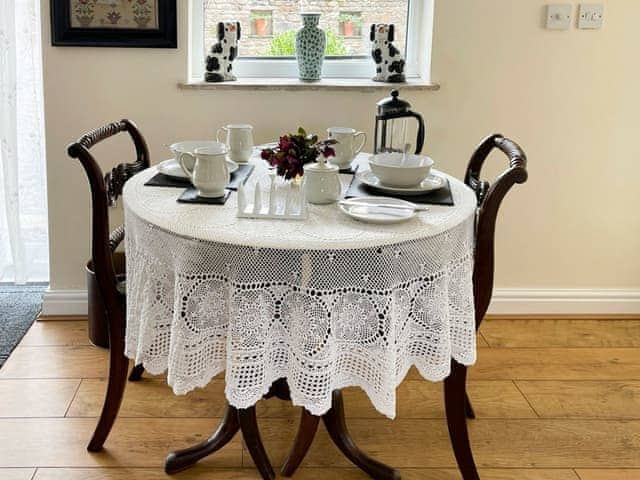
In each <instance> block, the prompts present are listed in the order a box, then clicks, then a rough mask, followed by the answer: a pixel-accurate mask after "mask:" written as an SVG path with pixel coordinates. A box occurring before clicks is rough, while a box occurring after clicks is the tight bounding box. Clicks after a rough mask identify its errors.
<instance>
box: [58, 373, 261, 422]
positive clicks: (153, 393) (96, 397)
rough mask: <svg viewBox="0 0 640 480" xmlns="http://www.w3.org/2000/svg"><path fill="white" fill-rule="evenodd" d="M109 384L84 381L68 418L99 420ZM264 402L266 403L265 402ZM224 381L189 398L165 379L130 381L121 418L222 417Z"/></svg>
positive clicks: (191, 393) (218, 381)
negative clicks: (92, 418)
mask: <svg viewBox="0 0 640 480" xmlns="http://www.w3.org/2000/svg"><path fill="white" fill-rule="evenodd" d="M106 385H107V382H106V380H104V379H83V380H82V383H81V385H80V388H79V389H78V394H77V395H76V397H75V399H74V400H73V403H72V404H71V408H69V412H68V414H67V416H68V417H96V416H98V415H99V414H100V409H101V408H102V402H103V400H104V392H105V389H106ZM261 403H264V402H261ZM224 407H225V397H224V381H222V380H212V381H211V382H210V383H209V385H207V386H206V388H198V389H195V390H194V391H192V392H189V393H188V394H187V395H180V396H178V395H175V394H174V393H173V391H172V390H171V387H169V386H168V385H167V381H166V379H164V378H144V379H143V380H142V381H140V382H129V383H128V384H127V387H126V389H125V396H124V400H123V402H122V407H121V409H120V414H119V415H120V416H121V417H122V418H126V417H137V418H145V417H149V418H153V417H172V418H179V417H190V418H196V417H203V418H211V417H220V416H221V415H222V413H223V412H224Z"/></svg>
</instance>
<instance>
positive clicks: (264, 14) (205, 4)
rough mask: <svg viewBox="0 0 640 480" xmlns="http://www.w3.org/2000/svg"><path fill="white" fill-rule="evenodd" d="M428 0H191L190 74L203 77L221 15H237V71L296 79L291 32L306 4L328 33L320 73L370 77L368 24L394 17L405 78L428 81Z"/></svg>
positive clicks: (194, 78) (228, 19)
mask: <svg viewBox="0 0 640 480" xmlns="http://www.w3.org/2000/svg"><path fill="white" fill-rule="evenodd" d="M433 1H434V0H351V1H349V2H336V1H335V0H305V1H303V2H301V1H289V2H283V1H282V0H191V45H190V47H191V48H190V53H191V55H190V58H191V61H190V76H191V80H192V81H200V80H201V79H202V76H203V73H204V58H205V57H206V55H207V52H208V51H209V50H210V48H211V46H212V45H214V44H215V43H216V42H217V25H218V22H221V21H222V22H232V21H239V22H240V24H241V27H242V37H241V39H240V45H239V57H238V58H237V59H236V61H235V63H234V72H235V73H236V75H238V76H239V77H291V78H297V75H298V70H297V63H296V60H295V33H296V31H297V30H298V29H299V28H300V26H301V19H300V11H301V8H303V9H304V11H317V12H320V13H321V17H320V27H321V28H322V29H323V30H324V31H325V32H326V34H327V57H326V59H325V63H324V68H323V76H324V77H326V78H371V77H373V76H374V74H375V65H374V64H373V61H372V59H371V53H370V52H371V45H370V39H369V32H370V26H371V24H373V23H393V24H394V25H395V40H394V44H395V46H396V47H397V48H398V49H400V51H402V52H404V54H405V58H406V61H407V65H406V69H405V72H406V74H407V76H408V77H410V78H411V77H415V78H417V77H422V78H423V79H424V80H426V81H428V80H429V78H428V77H429V75H428V73H429V65H430V51H431V31H432V27H431V18H432V16H433ZM345 6H347V7H348V9H345V8H344V7H345ZM419 52H420V54H419Z"/></svg>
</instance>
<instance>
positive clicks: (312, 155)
mask: <svg viewBox="0 0 640 480" xmlns="http://www.w3.org/2000/svg"><path fill="white" fill-rule="evenodd" d="M336 143H337V142H336V141H335V140H323V141H318V136H317V135H307V132H306V131H305V129H304V128H302V127H300V128H298V133H296V134H292V133H290V134H288V135H283V136H282V137H280V141H279V142H278V145H277V146H276V147H275V148H265V149H264V150H262V154H261V156H262V159H263V160H266V161H267V162H269V165H271V166H272V167H276V169H277V173H278V175H280V176H281V177H284V178H285V179H286V180H290V179H292V178H296V177H301V176H302V175H303V174H304V165H305V164H306V163H311V162H315V161H316V159H317V158H318V157H319V156H320V155H321V154H322V155H324V156H325V157H326V158H329V157H335V155H336V152H335V150H334V149H333V148H332V147H331V145H335V144H336Z"/></svg>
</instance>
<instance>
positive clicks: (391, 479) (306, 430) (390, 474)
mask: <svg viewBox="0 0 640 480" xmlns="http://www.w3.org/2000/svg"><path fill="white" fill-rule="evenodd" d="M319 419H320V417H315V416H313V415H311V414H310V413H308V412H307V411H306V410H304V409H303V411H302V417H301V419H300V427H299V429H298V434H297V435H296V439H295V442H294V445H293V447H292V449H291V452H290V453H289V456H288V457H287V460H286V461H285V464H284V466H283V467H282V474H283V475H284V476H287V477H288V476H292V475H293V474H294V472H295V471H296V469H297V468H298V466H300V463H301V462H302V460H303V459H304V456H305V455H306V453H307V451H308V450H309V447H310V446H311V442H312V441H313V437H314V435H315V433H316V430H317V428H318V421H319ZM322 420H323V421H324V425H325V427H326V429H327V432H329V436H330V437H331V440H333V443H335V444H336V446H337V447H338V448H339V449H340V451H341V452H342V453H343V454H344V455H345V457H347V458H348V459H349V460H351V462H353V464H354V465H356V466H357V467H358V468H360V469H361V470H362V471H364V472H366V473H367V474H368V475H369V476H371V477H372V478H374V479H376V480H400V473H399V472H398V471H397V470H394V469H393V468H391V467H389V466H387V465H385V464H383V463H380V462H378V461H377V460H374V459H373V458H371V457H369V456H367V455H366V454H365V453H364V452H363V451H362V450H360V449H359V448H358V446H357V445H356V444H355V442H354V441H353V438H351V435H350V434H349V430H348V429H347V424H346V421H345V416H344V402H343V400H342V392H341V391H340V390H336V391H334V392H333V399H332V405H331V410H329V411H328V412H327V413H326V414H324V415H323V416H322Z"/></svg>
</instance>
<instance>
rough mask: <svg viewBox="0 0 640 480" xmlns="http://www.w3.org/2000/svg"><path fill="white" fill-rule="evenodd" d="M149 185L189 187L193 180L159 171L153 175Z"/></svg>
mask: <svg viewBox="0 0 640 480" xmlns="http://www.w3.org/2000/svg"><path fill="white" fill-rule="evenodd" d="M145 186H147V187H174V188H189V187H190V186H191V181H190V180H189V179H188V178H178V177H170V176H169V175H165V174H164V173H158V174H156V175H154V176H153V177H151V178H150V179H149V180H148V181H147V183H145Z"/></svg>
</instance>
